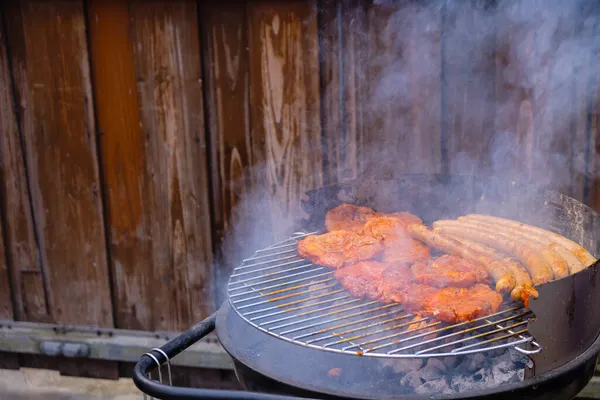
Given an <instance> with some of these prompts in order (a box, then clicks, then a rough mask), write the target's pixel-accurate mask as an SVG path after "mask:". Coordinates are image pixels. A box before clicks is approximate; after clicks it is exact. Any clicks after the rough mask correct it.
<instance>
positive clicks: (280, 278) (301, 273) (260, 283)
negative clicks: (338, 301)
mask: <svg viewBox="0 0 600 400" xmlns="http://www.w3.org/2000/svg"><path fill="white" fill-rule="evenodd" d="M309 265H313V264H309ZM323 269H324V268H323V267H318V268H315V269H311V270H310V271H302V272H297V273H295V274H290V275H287V276H280V277H278V278H273V279H267V280H266V281H261V282H254V283H253V285H262V284H264V283H271V282H275V281H280V280H282V279H286V278H289V277H290V276H298V275H304V274H309V273H311V272H315V271H321V270H323ZM253 279H254V278H252V279H245V280H243V281H237V282H230V283H229V284H230V285H232V284H234V283H244V285H242V286H240V287H236V288H229V290H239V289H245V288H248V285H246V284H245V282H248V281H251V280H253Z"/></svg>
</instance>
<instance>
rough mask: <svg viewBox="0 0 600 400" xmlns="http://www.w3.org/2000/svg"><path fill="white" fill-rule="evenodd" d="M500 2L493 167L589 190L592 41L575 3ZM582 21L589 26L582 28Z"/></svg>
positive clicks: (578, 193)
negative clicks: (587, 159)
mask: <svg viewBox="0 0 600 400" xmlns="http://www.w3.org/2000/svg"><path fill="white" fill-rule="evenodd" d="M551 4H552V5H551V6H548V7H544V8H543V9H541V12H540V9H537V8H532V7H519V6H518V5H514V4H513V5H511V4H503V3H500V5H501V7H500V9H499V12H498V19H497V21H496V26H497V36H496V50H497V65H496V68H497V74H496V88H495V91H496V102H495V110H496V117H495V129H496V131H497V132H498V137H497V138H496V140H495V141H496V143H495V149H494V153H495V160H496V161H497V162H498V164H497V166H496V170H498V171H503V173H504V174H506V175H509V176H512V177H514V178H516V179H518V180H529V181H531V182H532V183H535V184H536V185H539V186H542V187H549V188H552V189H556V190H560V191H562V192H564V193H567V194H570V195H573V196H575V197H577V198H579V199H582V198H583V197H584V186H585V178H584V176H585V168H586V167H585V153H586V152H587V150H586V149H587V139H586V128H585V127H586V125H587V110H586V107H587V101H586V98H587V94H586V91H587V86H588V82H587V81H588V78H586V74H585V73H582V72H583V69H584V68H585V67H586V66H587V64H588V63H589V61H587V60H589V56H590V55H591V52H590V47H589V45H588V43H586V42H585V41H586V40H588V38H585V37H584V36H582V34H584V31H585V30H586V29H587V28H585V25H586V24H585V23H583V19H582V17H583V15H585V13H582V12H581V10H579V9H578V6H576V5H574V4H573V3H569V2H551ZM582 29H584V30H583V31H582Z"/></svg>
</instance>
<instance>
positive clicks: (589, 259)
mask: <svg viewBox="0 0 600 400" xmlns="http://www.w3.org/2000/svg"><path fill="white" fill-rule="evenodd" d="M465 218H469V219H479V220H485V221H489V222H491V223H494V224H498V225H503V226H512V227H515V228H519V229H522V230H523V231H525V232H528V233H533V234H537V235H541V236H543V237H547V238H548V239H551V240H552V241H554V242H556V243H559V244H560V245H561V246H563V247H565V248H567V249H568V250H569V251H570V252H571V253H573V254H574V255H575V256H576V257H577V258H578V259H579V260H580V261H581V262H582V263H583V265H584V266H585V267H589V266H590V265H592V264H593V263H595V262H596V259H595V258H594V256H592V255H591V254H590V253H589V252H588V251H587V250H586V249H584V248H583V247H582V246H581V245H579V244H578V243H575V242H573V241H572V240H569V239H567V238H566V237H564V236H562V235H559V234H558V233H554V232H552V231H549V230H546V229H542V228H539V227H537V226H533V225H527V224H523V223H521V222H518V221H513V220H511V219H506V218H500V217H492V216H491V215H484V214H469V215H466V216H465Z"/></svg>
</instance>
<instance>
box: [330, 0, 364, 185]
mask: <svg viewBox="0 0 600 400" xmlns="http://www.w3.org/2000/svg"><path fill="white" fill-rule="evenodd" d="M319 10H320V16H319V49H320V73H321V94H322V102H321V121H322V125H323V136H324V141H325V146H326V147H325V149H326V151H325V153H324V154H323V157H324V164H325V172H324V173H325V175H324V178H326V179H327V181H326V182H325V183H335V182H342V181H346V180H352V179H355V178H357V177H358V175H359V174H360V172H359V167H360V165H359V158H360V156H359V151H360V148H361V147H362V144H363V140H362V139H363V129H364V122H363V101H364V100H365V88H366V86H367V85H366V82H365V78H366V68H365V60H366V56H367V40H366V36H367V11H366V7H365V3H364V2H361V1H355V0H352V1H342V0H322V1H321V2H320V3H319Z"/></svg>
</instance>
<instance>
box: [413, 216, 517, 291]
mask: <svg viewBox="0 0 600 400" xmlns="http://www.w3.org/2000/svg"><path fill="white" fill-rule="evenodd" d="M408 231H409V232H410V233H411V235H412V236H413V237H414V238H415V239H417V240H420V241H422V242H423V243H425V244H427V245H429V246H432V247H435V248H437V249H439V250H441V251H444V252H446V253H448V254H452V255H455V256H458V257H463V258H465V259H468V260H471V261H475V262H478V263H481V264H483V265H484V266H485V267H486V268H487V270H488V272H489V274H490V275H491V276H492V279H493V280H494V282H496V290H497V291H498V292H502V293H509V292H510V291H511V290H512V289H513V288H514V287H515V279H514V277H513V276H512V275H511V273H510V272H509V271H508V269H507V268H506V267H505V266H504V265H503V264H502V263H500V262H497V261H496V260H494V259H493V258H492V257H488V256H486V255H484V254H481V253H477V252H474V251H471V250H469V249H467V248H466V247H465V246H463V245H462V244H461V243H460V242H458V241H456V240H453V239H450V238H447V237H444V236H442V235H440V234H439V233H437V232H435V231H433V230H430V229H428V228H427V227H426V226H425V225H419V224H414V225H409V227H408Z"/></svg>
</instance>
